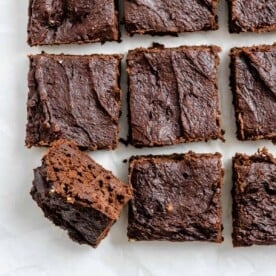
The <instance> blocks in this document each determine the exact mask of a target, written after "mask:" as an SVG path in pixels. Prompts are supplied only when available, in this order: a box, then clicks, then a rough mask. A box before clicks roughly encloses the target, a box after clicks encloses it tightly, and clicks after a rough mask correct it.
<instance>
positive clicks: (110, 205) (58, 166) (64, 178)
mask: <svg viewBox="0 0 276 276" xmlns="http://www.w3.org/2000/svg"><path fill="white" fill-rule="evenodd" d="M34 174H35V178H34V181H33V188H32V190H31V195H32V197H33V199H34V200H35V201H36V202H37V204H38V205H39V206H40V207H41V208H42V210H43V212H44V214H45V216H46V217H47V218H49V219H50V220H51V221H53V223H54V224H56V225H57V226H60V227H61V228H63V229H65V230H67V231H68V234H69V236H70V237H71V238H72V239H73V240H74V241H77V242H79V243H84V244H89V245H91V246H93V247H96V246H97V245H98V244H99V242H100V241H101V240H102V239H103V238H104V237H105V236H106V235H107V234H108V232H109V230H110V227H111V226H112V225H113V224H114V222H115V221H116V220H117V219H118V218H119V215H120V213H121V211H122V209H123V207H124V206H125V204H126V203H127V202H128V201H129V200H130V198H131V197H132V191H131V188H130V186H129V185H127V184H124V183H123V182H121V181H120V180H119V179H117V178H116V177H115V176H113V175H112V173H111V172H110V171H107V170H105V169H104V168H103V167H101V166H100V165H98V164H97V163H95V162H94V161H93V160H92V159H91V158H90V157H89V156H88V155H87V154H85V153H83V152H81V151H80V150H78V148H77V146H75V145H73V144H72V143H70V142H66V141H62V140H60V141H57V142H55V143H54V144H53V146H52V147H51V148H50V149H49V150H48V152H47V153H46V155H45V156H44V157H43V160H42V166H41V167H39V168H37V169H35V170H34Z"/></svg>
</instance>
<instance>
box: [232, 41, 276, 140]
mask: <svg viewBox="0 0 276 276" xmlns="http://www.w3.org/2000/svg"><path fill="white" fill-rule="evenodd" d="M231 86H232V91H233V96H234V101H233V103H234V106H235V112H236V122H237V128H238V131H237V136H238V139H240V140H259V139H271V140H272V141H275V140H276V44H274V45H272V46H269V45H260V46H254V47H243V48H233V49H232V50H231Z"/></svg>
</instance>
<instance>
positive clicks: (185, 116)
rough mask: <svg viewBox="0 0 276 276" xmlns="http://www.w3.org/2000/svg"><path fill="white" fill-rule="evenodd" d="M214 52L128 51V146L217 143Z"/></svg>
mask: <svg viewBox="0 0 276 276" xmlns="http://www.w3.org/2000/svg"><path fill="white" fill-rule="evenodd" d="M219 51H220V48H219V47H216V46H182V47H178V48H164V47H163V46H162V45H157V44H154V46H153V48H149V49H144V48H138V49H135V50H131V51H129V54H128V57H127V65H128V66H127V71H128V78H129V88H128V89H129V125H130V130H129V131H130V133H129V140H130V142H131V143H132V144H133V145H135V146H137V147H142V146H148V147H152V146H163V145H173V144H177V143H181V142H194V141H204V140H209V139H218V138H222V131H221V128H220V111H219V99H218V86H217V75H218V64H219V57H218V52H219Z"/></svg>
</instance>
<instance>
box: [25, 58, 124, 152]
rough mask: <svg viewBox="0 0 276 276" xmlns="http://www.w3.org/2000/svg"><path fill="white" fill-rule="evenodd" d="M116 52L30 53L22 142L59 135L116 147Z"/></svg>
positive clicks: (84, 144) (91, 145)
mask: <svg viewBox="0 0 276 276" xmlns="http://www.w3.org/2000/svg"><path fill="white" fill-rule="evenodd" d="M121 58H122V56H120V55H91V56H69V55H48V54H40V55H34V56H30V71H29V95H28V103H27V110H28V123H27V129H26V132H27V134H26V145H27V146H28V147H31V146H49V145H50V144H51V142H53V141H54V140H57V139H61V138H62V139H67V140H72V141H74V142H75V143H76V144H77V145H78V146H79V147H82V148H88V149H90V150H96V149H114V148H116V147H117V144H118V121H119V116H120V111H121V90H120V87H119V78H120V61H121Z"/></svg>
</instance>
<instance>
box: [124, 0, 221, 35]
mask: <svg viewBox="0 0 276 276" xmlns="http://www.w3.org/2000/svg"><path fill="white" fill-rule="evenodd" d="M124 9H125V11H124V17H125V26H126V30H127V32H128V33H129V34H130V35H133V34H152V35H159V34H177V33H182V32H195V31H207V30H217V29H218V16H217V12H218V1H217V0H210V1H197V0H166V1H160V0H155V1H148V0H139V1H137V0H126V1H125V8H124Z"/></svg>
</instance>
